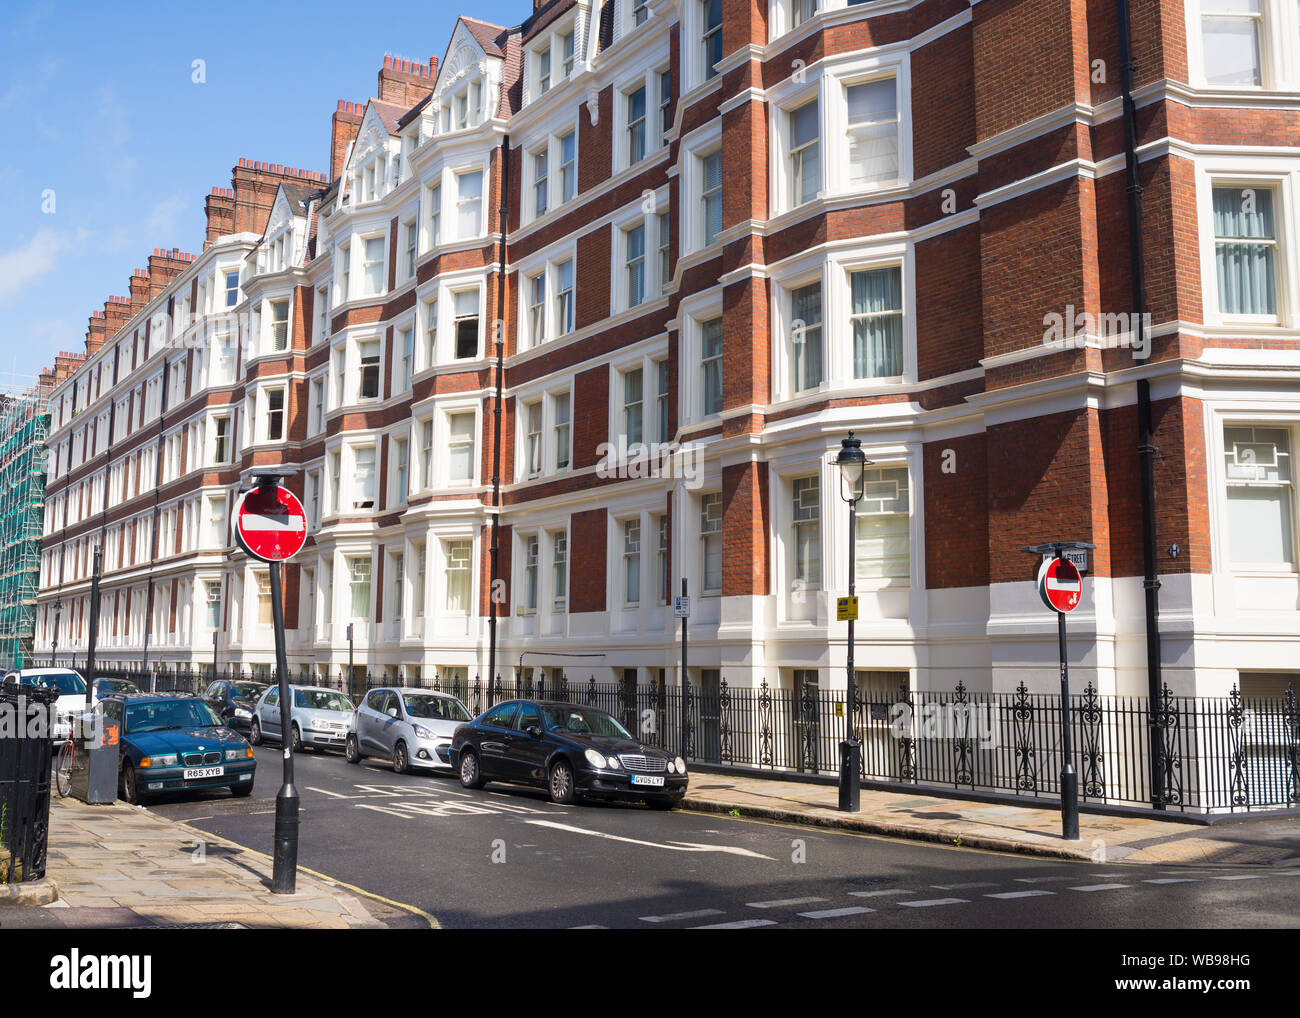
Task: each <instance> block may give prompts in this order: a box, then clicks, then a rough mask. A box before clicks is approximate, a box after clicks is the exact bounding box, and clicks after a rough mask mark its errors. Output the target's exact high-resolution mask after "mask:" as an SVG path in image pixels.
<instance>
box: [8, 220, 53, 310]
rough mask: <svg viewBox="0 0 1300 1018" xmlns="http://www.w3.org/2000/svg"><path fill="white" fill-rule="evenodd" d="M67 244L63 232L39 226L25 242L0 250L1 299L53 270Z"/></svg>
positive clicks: (16, 292)
mask: <svg viewBox="0 0 1300 1018" xmlns="http://www.w3.org/2000/svg"><path fill="white" fill-rule="evenodd" d="M68 245H69V241H68V238H67V237H66V236H64V235H63V234H61V233H59V232H57V231H56V230H51V229H48V228H42V229H40V230H37V231H36V233H35V234H34V235H33V237H32V239H31V240H29V241H28V242H27V243H26V244H23V245H22V246H20V247H16V248H13V249H12V250H9V251H5V252H0V300H4V299H6V298H9V297H13V296H15V295H16V294H19V293H22V292H23V291H24V290H26V289H27V288H28V287H29V286H31V284H32V283H34V282H36V280H38V279H40V278H42V277H43V276H47V275H49V274H50V273H51V272H53V271H54V269H55V267H56V266H57V265H58V262H59V256H60V255H61V254H63V253H64V252H65V251H66V250H67V249H68Z"/></svg>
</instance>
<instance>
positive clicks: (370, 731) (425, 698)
mask: <svg viewBox="0 0 1300 1018" xmlns="http://www.w3.org/2000/svg"><path fill="white" fill-rule="evenodd" d="M470 720H472V716H471V715H470V712H469V711H468V710H466V709H465V705H464V704H463V703H461V702H460V701H459V700H457V699H456V698H455V697H454V696H451V695H450V694H448V693H435V692H433V691H432V690H429V689H410V688H388V689H372V690H370V692H368V693H367V694H366V695H365V699H363V700H362V701H361V705H360V706H359V707H357V709H356V711H355V712H354V713H353V715H352V727H351V728H350V729H349V730H348V741H347V745H346V746H345V747H344V754H345V755H346V756H347V760H348V763H360V762H361V761H362V760H363V759H364V758H365V757H368V756H374V757H383V758H385V759H389V760H392V761H393V770H395V771H397V773H398V774H405V773H407V772H408V771H410V770H411V769H412V768H417V767H418V768H442V769H446V770H450V769H451V765H450V764H449V763H448V762H447V749H448V747H449V746H450V745H451V738H452V736H453V735H455V734H456V729H457V728H459V727H460V726H461V725H463V724H464V723H465V722H467V721H470Z"/></svg>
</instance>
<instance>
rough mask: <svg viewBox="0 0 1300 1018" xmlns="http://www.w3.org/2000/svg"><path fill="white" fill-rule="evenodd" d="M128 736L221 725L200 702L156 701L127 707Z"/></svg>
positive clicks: (126, 724)
mask: <svg viewBox="0 0 1300 1018" xmlns="http://www.w3.org/2000/svg"><path fill="white" fill-rule="evenodd" d="M124 720H125V731H126V733H127V734H128V735H143V734H144V733H145V732H162V731H167V730H168V729H174V728H211V727H213V726H216V725H220V724H221V721H220V720H219V719H218V718H217V716H216V715H215V714H213V713H212V708H211V707H209V706H208V705H207V704H206V703H204V702H203V701H202V700H157V701H154V702H151V703H129V704H127V705H126V717H125V719H124Z"/></svg>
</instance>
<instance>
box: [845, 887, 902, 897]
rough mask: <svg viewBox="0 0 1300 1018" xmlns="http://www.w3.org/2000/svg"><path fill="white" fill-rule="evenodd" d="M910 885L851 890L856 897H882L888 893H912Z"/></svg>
mask: <svg viewBox="0 0 1300 1018" xmlns="http://www.w3.org/2000/svg"><path fill="white" fill-rule="evenodd" d="M912 893H913V892H912V889H911V888H910V887H891V888H888V889H887V890H883V891H850V892H849V894H851V895H853V897H855V898H880V897H883V896H884V895H886V894H912Z"/></svg>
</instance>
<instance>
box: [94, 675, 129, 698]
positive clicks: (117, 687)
mask: <svg viewBox="0 0 1300 1018" xmlns="http://www.w3.org/2000/svg"><path fill="white" fill-rule="evenodd" d="M138 692H140V687H139V686H137V685H136V684H135V683H134V682H131V681H130V680H128V679H96V680H95V698H96V699H97V700H102V699H103V698H104V697H106V696H112V695H113V694H114V693H138Z"/></svg>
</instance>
